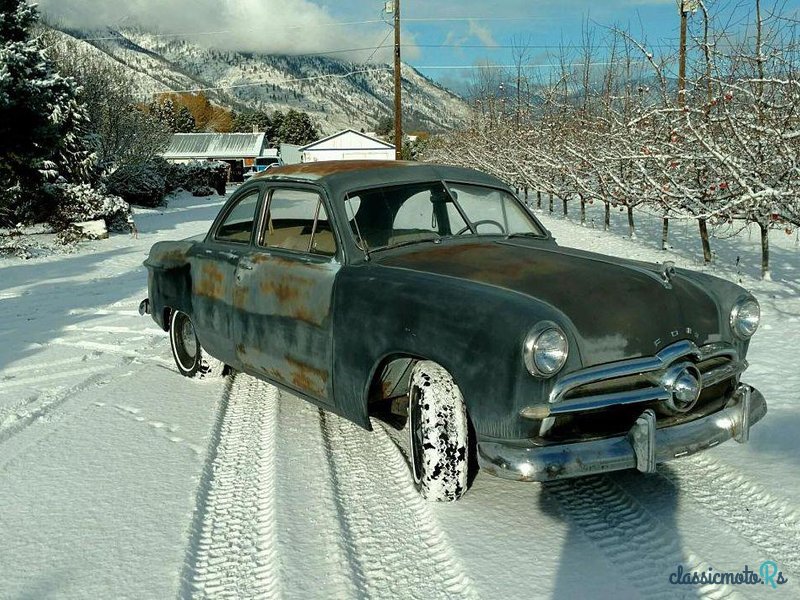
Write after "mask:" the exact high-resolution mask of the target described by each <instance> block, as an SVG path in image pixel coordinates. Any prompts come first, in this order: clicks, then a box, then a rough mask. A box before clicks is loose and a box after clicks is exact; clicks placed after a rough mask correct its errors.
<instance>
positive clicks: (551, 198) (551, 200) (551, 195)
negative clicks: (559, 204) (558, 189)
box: [550, 194, 553, 213]
mask: <svg viewBox="0 0 800 600" xmlns="http://www.w3.org/2000/svg"><path fill="white" fill-rule="evenodd" d="M550 212H551V213H552V212H553V194H550Z"/></svg>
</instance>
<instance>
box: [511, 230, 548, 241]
mask: <svg viewBox="0 0 800 600" xmlns="http://www.w3.org/2000/svg"><path fill="white" fill-rule="evenodd" d="M516 237H534V238H538V237H542V236H541V235H539V234H537V233H534V232H533V231H518V232H516V233H509V234H508V235H507V236H506V239H507V240H510V239H511V238H516Z"/></svg>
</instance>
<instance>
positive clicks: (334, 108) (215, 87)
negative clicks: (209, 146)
mask: <svg viewBox="0 0 800 600" xmlns="http://www.w3.org/2000/svg"><path fill="white" fill-rule="evenodd" d="M64 35H69V34H66V33H65V34H64ZM71 35H72V36H74V38H75V39H76V40H77V39H81V38H84V39H87V40H89V41H81V42H79V43H80V46H79V47H80V48H81V49H83V50H85V51H87V52H90V53H91V56H92V57H93V58H94V57H95V56H96V53H97V51H98V50H99V51H101V52H102V53H103V54H106V55H107V56H108V57H110V58H112V59H113V60H115V61H117V62H119V63H120V64H122V65H124V66H126V67H128V68H129V69H130V71H131V82H132V84H133V85H134V86H135V89H136V90H137V93H138V95H139V96H140V97H141V98H142V99H143V100H144V99H150V98H152V96H153V94H156V93H159V92H166V91H171V90H178V91H183V90H196V89H206V90H207V91H206V92H205V93H206V94H207V95H209V96H210V97H211V98H213V99H214V100H215V101H217V102H219V103H221V104H223V105H227V106H233V107H236V106H250V107H257V108H262V109H264V110H268V111H274V110H281V111H286V110H288V109H290V108H293V109H296V110H302V111H304V112H307V113H309V114H310V115H311V116H312V118H313V119H314V121H315V122H316V123H318V125H319V126H320V129H321V130H322V132H323V133H326V134H330V133H333V132H335V131H339V130H341V129H345V128H355V129H360V128H365V129H367V130H370V129H373V128H374V127H375V125H376V124H377V121H378V119H380V118H381V117H383V116H387V115H391V114H392V111H393V106H394V104H393V102H394V97H393V93H394V92H393V90H394V87H393V85H394V84H393V81H392V71H391V69H390V67H389V66H388V65H380V64H357V63H350V62H343V61H340V60H336V59H334V58H329V57H326V56H287V55H267V54H253V53H242V52H233V51H224V50H215V49H213V48H206V47H203V46H199V45H197V44H193V43H191V42H187V41H184V40H180V39H175V38H165V37H159V36H156V35H151V34H148V33H144V32H142V31H136V30H123V31H101V32H97V31H93V32H72V33H71ZM353 72H358V73H356V74H354V75H350V73H353ZM296 80H302V81H296ZM403 93H404V98H403V104H404V107H405V111H406V115H405V119H406V122H407V126H408V128H409V129H415V128H421V129H427V130H431V131H441V130H444V129H448V128H451V127H454V126H456V125H459V124H462V123H464V121H465V120H466V118H467V113H468V108H467V104H466V103H465V102H464V101H463V100H462V99H461V98H459V97H458V96H456V95H455V94H453V93H452V92H450V91H448V90H446V89H445V88H443V87H441V86H439V85H438V84H436V83H435V82H433V81H431V80H430V79H428V78H426V77H424V76H423V75H422V74H421V73H419V72H418V71H416V70H415V69H414V68H413V67H410V66H408V65H404V68H403Z"/></svg>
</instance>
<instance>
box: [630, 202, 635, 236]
mask: <svg viewBox="0 0 800 600" xmlns="http://www.w3.org/2000/svg"><path fill="white" fill-rule="evenodd" d="M628 233H629V234H630V238H631V239H632V240H635V239H636V225H634V223H633V207H632V206H628Z"/></svg>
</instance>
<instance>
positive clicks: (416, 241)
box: [370, 238, 442, 252]
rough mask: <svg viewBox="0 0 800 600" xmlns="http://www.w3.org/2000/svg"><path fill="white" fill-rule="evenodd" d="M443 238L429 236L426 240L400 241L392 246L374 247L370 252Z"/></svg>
mask: <svg viewBox="0 0 800 600" xmlns="http://www.w3.org/2000/svg"><path fill="white" fill-rule="evenodd" d="M440 239H442V238H428V239H425V240H408V241H407V242H399V243H397V244H392V245H391V246H379V247H378V248H372V249H371V250H370V252H380V251H381V250H392V249H393V248H402V247H403V246H413V245H414V244H424V243H426V242H437V241H439V240H440Z"/></svg>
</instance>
